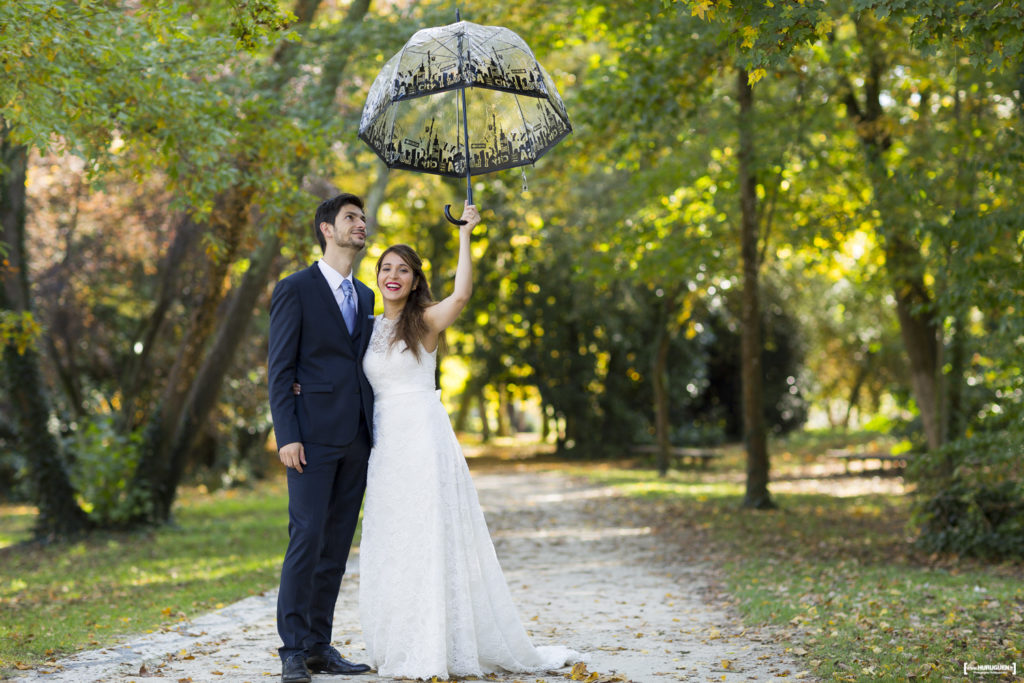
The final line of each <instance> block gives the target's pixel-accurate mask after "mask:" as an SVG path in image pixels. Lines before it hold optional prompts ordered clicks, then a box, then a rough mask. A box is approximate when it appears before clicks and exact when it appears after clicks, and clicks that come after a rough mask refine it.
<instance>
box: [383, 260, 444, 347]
mask: <svg viewBox="0 0 1024 683" xmlns="http://www.w3.org/2000/svg"><path fill="white" fill-rule="evenodd" d="M388 254H396V255H397V256H398V258H400V259H402V260H403V261H405V264H406V265H407V266H409V267H410V268H411V269H412V287H413V289H412V290H411V291H410V292H409V298H408V299H406V301H405V308H403V309H402V314H401V315H400V316H398V323H397V324H396V325H395V336H394V337H393V338H392V339H391V344H392V345H394V344H395V343H396V342H397V341H398V340H399V339H401V340H402V341H404V342H405V345H406V347H408V348H409V349H410V350H411V351H412V353H413V355H414V356H416V359H417V360H419V357H420V345H421V344H422V342H423V338H424V337H426V336H427V332H428V331H429V330H428V329H427V321H426V320H424V319H423V311H425V310H426V309H427V308H429V307H430V306H432V305H434V303H435V301H434V297H433V295H432V294H431V293H430V283H429V282H427V276H426V275H424V274H423V259H421V258H420V256H419V254H417V253H416V251H415V250H414V249H413V248H412V247H410V246H408V245H406V244H393V245H391V246H390V247H388V248H387V249H385V250H384V253H383V254H381V255H380V258H379V259H377V281H378V282H380V266H381V264H382V263H383V262H384V257H385V256H387V255H388ZM437 348H438V350H439V351H441V352H442V353H443V352H444V350H445V348H447V347H446V344H445V338H444V332H441V334H440V336H439V337H438V340H437Z"/></svg>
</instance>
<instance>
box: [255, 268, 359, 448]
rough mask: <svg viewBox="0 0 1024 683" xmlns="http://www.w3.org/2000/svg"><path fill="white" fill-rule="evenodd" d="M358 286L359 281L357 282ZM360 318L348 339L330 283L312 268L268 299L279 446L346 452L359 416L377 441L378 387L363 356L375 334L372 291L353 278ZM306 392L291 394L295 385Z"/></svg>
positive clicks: (272, 394)
mask: <svg viewBox="0 0 1024 683" xmlns="http://www.w3.org/2000/svg"><path fill="white" fill-rule="evenodd" d="M353 280H355V278H353ZM355 287H356V295H357V297H358V302H359V313H358V315H357V317H356V329H355V330H354V331H353V333H352V334H349V332H348V328H347V327H346V326H345V319H344V318H343V317H342V315H341V309H340V308H339V307H338V302H337V300H336V299H335V298H334V294H333V292H331V287H330V285H329V284H327V279H326V278H325V277H324V275H323V273H322V272H320V267H319V266H318V265H317V264H316V263H314V264H313V265H312V266H310V267H309V268H306V269H305V270H300V271H299V272H297V273H294V274H292V275H289V276H288V277H286V278H284V279H283V280H281V281H280V282H278V283H277V286H275V287H274V294H273V296H272V297H271V300H270V341H269V348H268V353H267V381H268V385H269V387H268V389H269V393H270V412H271V415H272V417H273V420H274V435H275V437H276V438H277V447H278V448H281V447H282V446H284V445H286V444H289V443H293V442H295V441H299V442H301V443H303V444H310V443H312V444H322V445H325V446H346V445H348V444H349V443H351V442H352V441H354V440H355V438H356V435H357V434H358V433H359V422H360V418H362V419H365V420H366V427H367V429H368V430H369V433H370V435H371V438H372V435H373V389H372V388H371V387H370V384H369V382H367V381H366V376H365V375H364V374H363V354H364V353H365V352H366V347H367V345H368V344H369V342H370V334H371V332H372V331H373V317H372V315H373V305H374V294H373V290H371V289H370V288H369V287H367V286H366V285H364V284H363V283H361V282H359V281H358V280H355ZM293 382H298V383H300V384H301V385H302V394H301V395H299V396H295V395H294V394H293V393H292V383H293Z"/></svg>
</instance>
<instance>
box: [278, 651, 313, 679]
mask: <svg viewBox="0 0 1024 683" xmlns="http://www.w3.org/2000/svg"><path fill="white" fill-rule="evenodd" d="M312 680H313V676H312V674H310V673H309V669H308V668H307V667H306V658H305V657H303V656H302V655H292V656H291V657H289V658H288V659H286V660H284V664H282V665H281V683H312Z"/></svg>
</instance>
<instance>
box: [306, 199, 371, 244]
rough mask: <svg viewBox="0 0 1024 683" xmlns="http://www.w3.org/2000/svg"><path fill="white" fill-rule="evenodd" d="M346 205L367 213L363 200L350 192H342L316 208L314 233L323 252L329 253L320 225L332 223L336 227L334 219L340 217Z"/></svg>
mask: <svg viewBox="0 0 1024 683" xmlns="http://www.w3.org/2000/svg"><path fill="white" fill-rule="evenodd" d="M346 204H354V205H356V206H358V207H359V210H360V211H365V208H364V207H363V200H362V199H360V198H359V197H357V196H355V195H354V194H349V193H348V192H342V193H341V194H339V195H338V196H337V197H331V198H330V199H327V200H324V201H323V202H321V203H320V206H318V207H316V217H315V218H314V219H313V232H314V234H316V241H317V242H319V243H320V250H321V251H327V238H326V237H324V234H323V232H321V231H320V224H321V223H330V224H331V225H334V219H336V218H337V217H338V212H339V211H341V207H343V206H345V205H346Z"/></svg>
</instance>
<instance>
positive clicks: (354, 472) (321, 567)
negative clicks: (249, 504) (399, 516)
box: [277, 421, 370, 661]
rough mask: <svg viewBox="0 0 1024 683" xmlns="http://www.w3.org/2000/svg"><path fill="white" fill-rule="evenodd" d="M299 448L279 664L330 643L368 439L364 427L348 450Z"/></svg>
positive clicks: (280, 600) (292, 478) (291, 475)
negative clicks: (301, 455) (301, 461)
mask: <svg viewBox="0 0 1024 683" xmlns="http://www.w3.org/2000/svg"><path fill="white" fill-rule="evenodd" d="M361 422H362V421H361ZM304 448H305V453H306V463H307V464H306V465H305V466H304V467H303V468H302V474H299V473H298V472H297V471H296V470H294V469H291V468H289V469H288V551H287V552H286V553H285V556H284V563H283V565H282V566H281V587H280V589H279V591H278V594H277V632H278V634H280V636H281V642H282V643H283V645H282V646H281V647H280V648H279V649H278V654H279V655H280V657H281V660H282V661H284V660H285V659H287V658H288V657H290V656H292V655H294V654H300V653H308V652H313V651H316V650H318V649H322V648H324V647H326V646H328V645H330V643H331V628H332V624H333V622H334V606H335V603H336V602H337V601H338V591H339V589H340V588H341V577H342V576H343V575H344V574H345V564H346V562H347V561H348V552H349V549H350V547H351V546H352V536H353V535H354V534H355V530H356V524H357V523H358V521H359V508H360V507H361V506H362V502H363V492H364V491H365V490H366V465H367V462H368V461H369V458H370V435H369V433H368V431H367V429H366V425H365V422H363V423H362V424H361V426H360V429H359V435H358V436H357V437H356V440H355V441H354V442H352V443H351V444H349V445H348V446H345V447H342V448H336V447H328V446H318V445H315V444H309V445H305V446H304Z"/></svg>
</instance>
